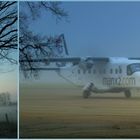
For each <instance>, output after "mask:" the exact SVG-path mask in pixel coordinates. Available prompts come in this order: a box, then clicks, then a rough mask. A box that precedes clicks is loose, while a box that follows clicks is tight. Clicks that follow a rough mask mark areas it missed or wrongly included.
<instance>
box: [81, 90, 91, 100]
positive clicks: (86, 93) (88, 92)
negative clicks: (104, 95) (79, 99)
mask: <svg viewBox="0 0 140 140" xmlns="http://www.w3.org/2000/svg"><path fill="white" fill-rule="evenodd" d="M90 94H91V92H90V91H88V90H85V91H83V97H84V98H88V97H89V96H90Z"/></svg>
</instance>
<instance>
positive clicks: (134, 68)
mask: <svg viewBox="0 0 140 140" xmlns="http://www.w3.org/2000/svg"><path fill="white" fill-rule="evenodd" d="M138 71H140V63H134V64H130V65H128V66H127V75H132V74H133V73H134V72H138Z"/></svg>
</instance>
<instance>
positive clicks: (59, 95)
mask: <svg viewBox="0 0 140 140" xmlns="http://www.w3.org/2000/svg"><path fill="white" fill-rule="evenodd" d="M139 94H140V93H133V95H132V98H131V99H126V98H125V96H124V95H123V93H118V94H110V93H107V94H100V95H99V94H97V95H94V94H92V95H91V97H89V98H88V99H83V98H82V90H81V89H80V88H76V87H71V86H70V87H68V86H67V87H65V86H60V87H59V86H56V87H55V86H40V87H39V86H38V87H37V86H27V87H26V86H20V137H24V138H30V137H31V138H137V137H140V95H139Z"/></svg>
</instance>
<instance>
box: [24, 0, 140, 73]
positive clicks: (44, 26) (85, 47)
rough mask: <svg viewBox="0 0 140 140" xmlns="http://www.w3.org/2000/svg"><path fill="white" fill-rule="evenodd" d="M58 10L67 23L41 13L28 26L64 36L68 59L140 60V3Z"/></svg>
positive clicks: (65, 4)
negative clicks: (63, 11) (67, 15)
mask: <svg viewBox="0 0 140 140" xmlns="http://www.w3.org/2000/svg"><path fill="white" fill-rule="evenodd" d="M61 6H62V8H64V9H65V11H67V12H68V14H69V17H68V19H66V20H65V19H64V20H62V21H58V20H56V18H55V17H54V16H53V15H51V14H50V13H48V12H44V11H43V12H42V15H41V16H40V18H39V19H38V20H36V21H31V22H30V24H29V26H30V29H31V30H33V31H34V32H35V33H39V34H42V35H56V34H61V33H64V35H65V39H66V42H67V46H68V49H69V52H70V55H71V56H83V57H84V56H93V57H94V56H99V57H105V56H115V57H118V56H122V57H140V2H63V3H62V5H61ZM21 7H22V6H21ZM24 10H25V9H24ZM44 74H45V73H44Z"/></svg>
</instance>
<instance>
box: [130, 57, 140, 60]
mask: <svg viewBox="0 0 140 140" xmlns="http://www.w3.org/2000/svg"><path fill="white" fill-rule="evenodd" d="M128 59H130V60H140V58H139V57H130V58H128Z"/></svg>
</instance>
